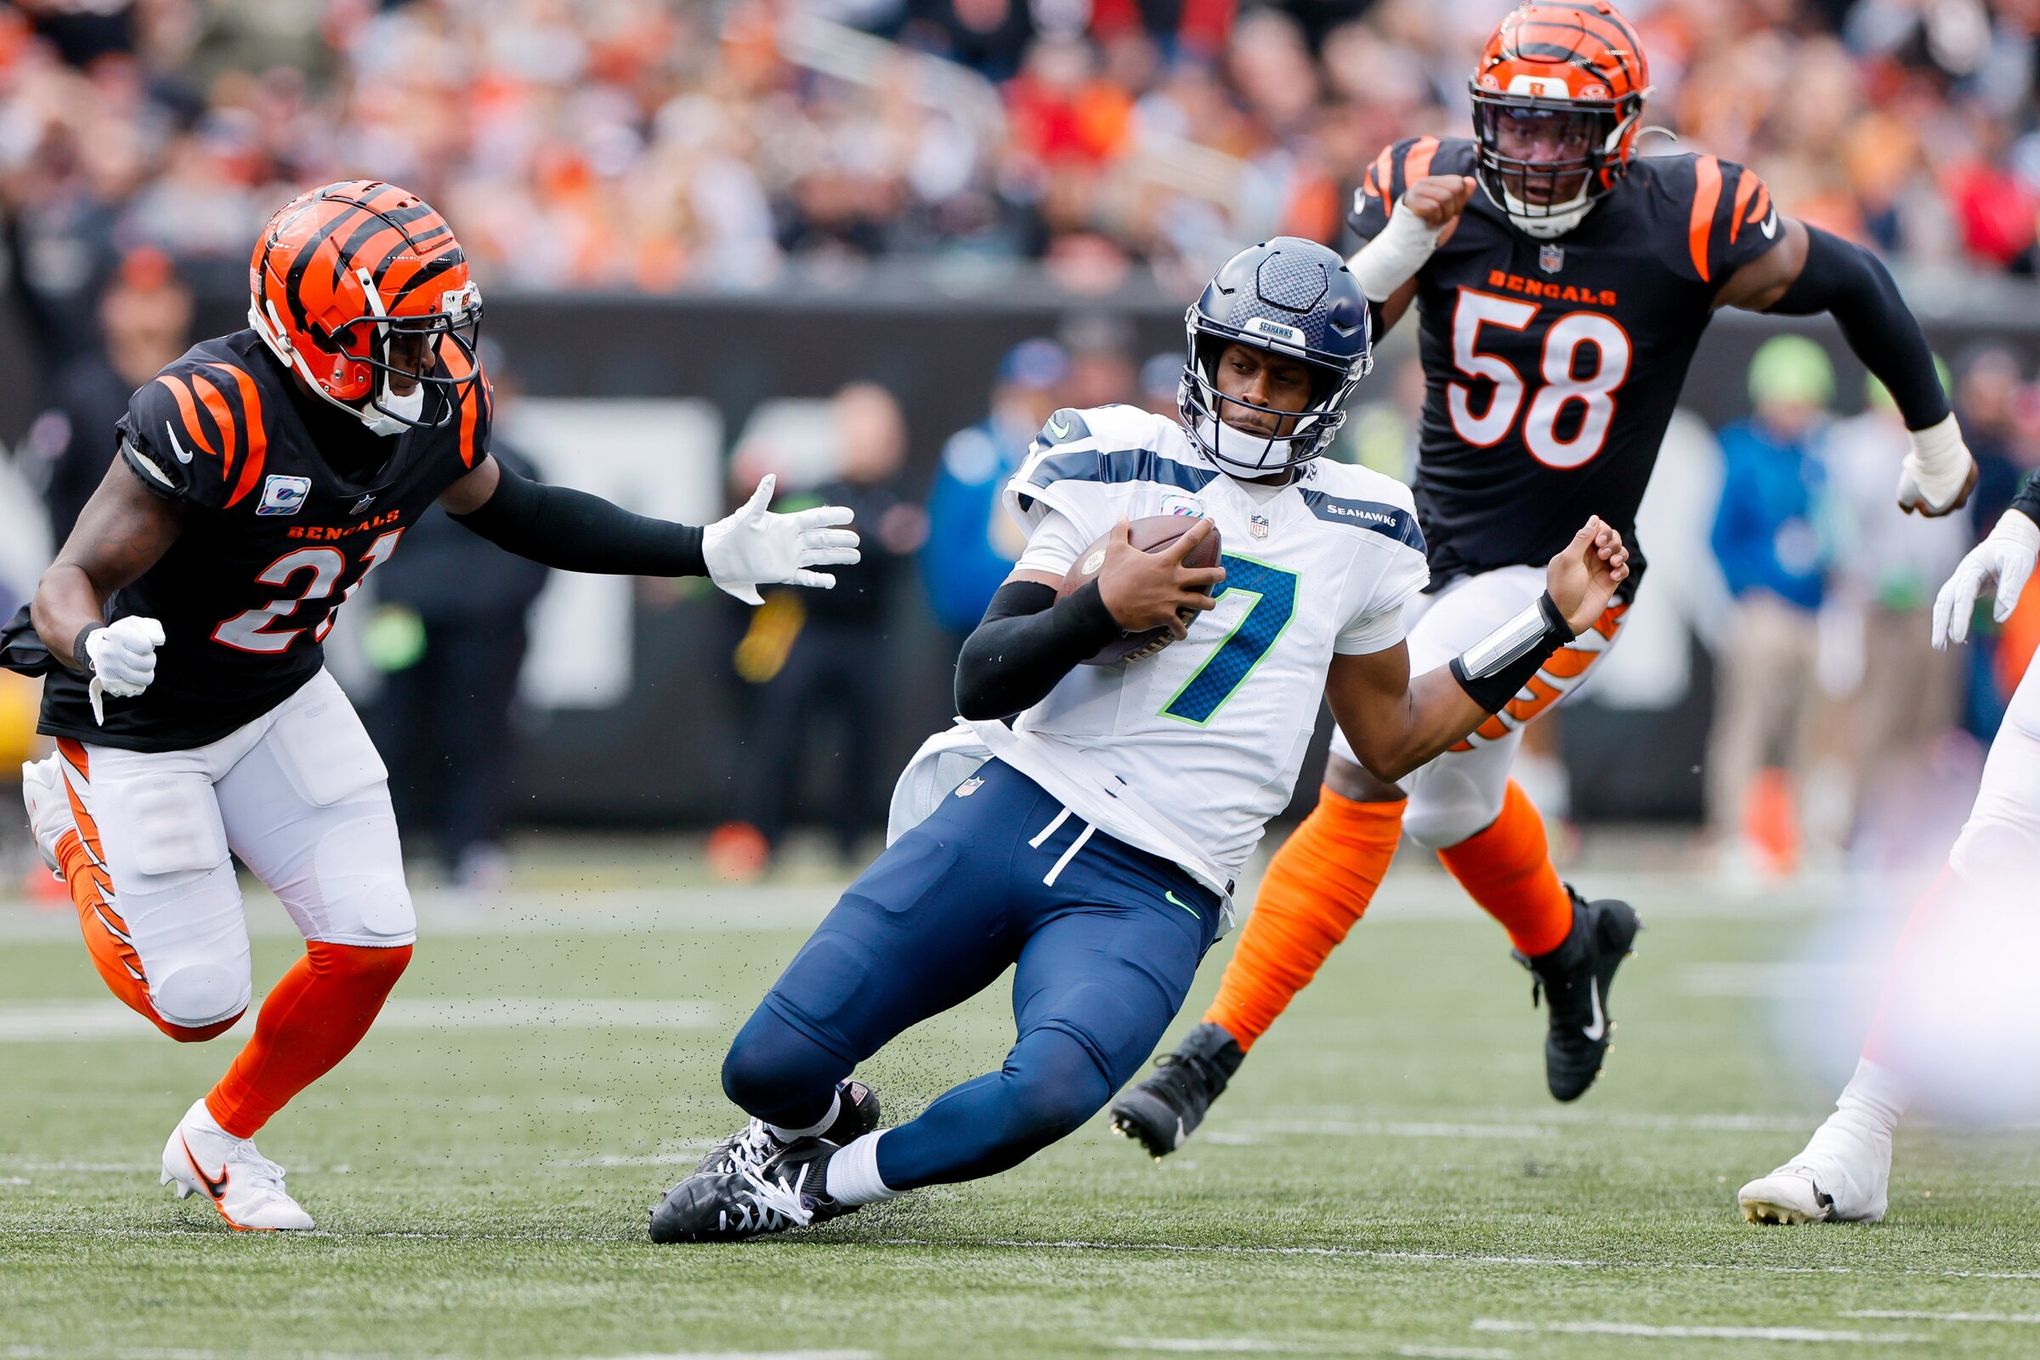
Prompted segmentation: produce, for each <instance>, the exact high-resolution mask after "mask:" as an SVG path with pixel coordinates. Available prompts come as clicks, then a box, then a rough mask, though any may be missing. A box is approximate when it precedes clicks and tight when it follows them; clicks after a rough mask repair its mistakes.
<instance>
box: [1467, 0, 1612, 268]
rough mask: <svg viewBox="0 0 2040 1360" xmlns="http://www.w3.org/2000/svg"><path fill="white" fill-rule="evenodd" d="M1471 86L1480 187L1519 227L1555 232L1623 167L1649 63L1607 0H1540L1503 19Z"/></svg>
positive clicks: (1602, 191) (1598, 194)
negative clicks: (1478, 156)
mask: <svg viewBox="0 0 2040 1360" xmlns="http://www.w3.org/2000/svg"><path fill="white" fill-rule="evenodd" d="M1469 88H1470V90H1471V93H1472V96H1473V127H1474V136H1475V139H1476V140H1477V141H1478V142H1479V145H1480V161H1479V167H1478V170H1479V179H1480V182H1481V187H1482V188H1484V189H1485V190H1486V191H1487V194H1488V197H1489V198H1490V199H1492V200H1493V201H1494V203H1495V205H1496V206H1497V207H1500V208H1501V209H1502V210H1503V211H1505V212H1507V213H1508V214H1509V216H1510V218H1511V219H1512V220H1514V221H1515V223H1516V225H1517V226H1519V227H1521V228H1523V229H1524V230H1525V231H1529V232H1531V233H1532V234H1534V235H1539V236H1555V235H1558V234H1559V233H1560V232H1563V231H1567V230H1570V229H1571V228H1572V227H1573V226H1574V225H1575V224H1576V223H1577V222H1578V221H1579V219H1580V217H1581V216H1583V215H1584V214H1585V212H1586V210H1587V207H1588V206H1589V205H1591V204H1592V203H1593V201H1594V200H1595V199H1598V198H1600V197H1601V196H1603V195H1604V194H1606V193H1608V192H1609V191H1610V190H1611V189H1613V188H1614V187H1615V185H1616V182H1617V181H1618V180H1620V179H1621V178H1622V176H1623V175H1624V174H1626V173H1628V170H1629V162H1630V158H1631V157H1632V156H1633V155H1634V154H1635V152H1636V138H1637V134H1638V133H1639V132H1641V131H1642V119H1643V102H1644V100H1645V98H1646V97H1648V95H1649V94H1650V69H1649V67H1648V66H1647V65H1646V63H1645V62H1644V57H1643V44H1642V43H1641V42H1639V41H1638V39H1637V36H1636V29H1635V28H1634V27H1632V26H1631V25H1630V22H1629V21H1628V20H1627V19H1625V18H1623V17H1622V15H1621V14H1620V13H1619V12H1617V10H1616V9H1615V6H1614V5H1612V4H1610V3H1609V2H1608V0H1537V3H1532V4H1526V5H1522V6H1519V7H1518V8H1516V9H1513V10H1511V11H1509V13H1508V14H1507V15H1506V16H1505V17H1504V18H1503V19H1502V22H1501V25H1500V27H1498V28H1496V29H1495V32H1494V36H1492V37H1490V38H1489V39H1488V41H1487V46H1486V47H1485V48H1483V49H1482V51H1481V54H1480V62H1479V64H1478V65H1476V66H1475V67H1474V72H1473V79H1472V81H1471V82H1470V86H1469ZM1532 147H1534V148H1536V149H1537V153H1538V154H1525V153H1526V150H1528V149H1529V148H1532Z"/></svg>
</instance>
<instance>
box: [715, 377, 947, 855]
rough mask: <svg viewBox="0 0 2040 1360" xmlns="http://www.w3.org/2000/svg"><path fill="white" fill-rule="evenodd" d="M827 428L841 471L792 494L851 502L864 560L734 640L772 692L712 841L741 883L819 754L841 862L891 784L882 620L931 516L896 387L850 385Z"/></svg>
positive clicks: (744, 669)
mask: <svg viewBox="0 0 2040 1360" xmlns="http://www.w3.org/2000/svg"><path fill="white" fill-rule="evenodd" d="M830 426H831V428H832V429H833V430H834V432H835V434H836V437H837V438H838V440H839V441H840V450H841V452H840V461H839V462H838V464H837V469H836V473H835V475H834V476H833V477H831V478H830V479H829V480H828V481H826V482H824V483H822V484H821V485H820V486H818V487H815V488H814V489H813V491H811V492H809V493H806V494H805V495H800V496H791V497H789V498H788V501H789V503H798V504H806V503H807V502H809V501H813V502H815V503H817V504H829V505H845V506H848V507H850V510H851V512H852V514H853V516H854V518H853V519H852V520H851V523H852V524H853V525H854V526H855V527H856V529H857V531H858V533H860V534H861V535H862V536H863V552H864V560H863V563H862V565H861V568H860V569H859V570H858V571H857V572H856V573H854V574H846V576H845V577H844V579H843V580H842V581H840V582H839V583H838V584H837V587H836V589H834V590H831V591H826V592H821V593H817V592H814V591H791V590H775V591H770V592H768V593H767V595H766V600H765V605H764V607H763V608H761V609H759V610H757V611H756V612H755V613H754V614H753V615H752V627H751V631H750V632H749V633H747V634H746V636H745V640H744V641H743V642H742V643H740V644H739V646H738V649H737V665H738V669H739V671H740V673H742V678H744V679H747V680H751V681H753V682H754V683H762V684H763V687H764V688H763V692H762V693H760V694H759V695H758V696H757V703H756V704H755V705H754V706H753V708H752V718H751V730H750V734H749V736H748V738H747V739H746V741H745V744H744V751H745V756H746V758H745V760H744V763H743V772H742V775H741V777H740V778H739V781H738V787H737V816H736V817H735V818H734V819H733V820H731V821H728V822H725V823H724V824H723V825H721V826H720V827H718V828H716V830H715V832H714V833H713V834H712V835H711V836H710V837H709V842H708V857H709V863H710V865H711V867H713V868H714V869H715V871H716V872H717V873H718V874H720V875H721V876H722V877H725V878H728V879H731V880H734V881H739V882H742V881H747V880H750V879H754V878H757V877H758V876H759V875H761V874H762V873H764V872H765V870H766V869H767V868H768V867H769V865H770V864H771V860H772V856H773V854H774V853H775V852H776V851H777V850H778V849H779V847H780V843H781V841H782V839H783V837H784V834H785V830H786V823H787V819H788V814H789V812H790V810H791V808H792V806H793V804H794V803H795V801H796V800H797V798H798V796H799V793H800V790H801V787H802V783H803V775H804V773H805V771H806V768H807V766H808V765H809V762H810V760H811V759H820V760H822V761H823V762H824V763H826V764H827V765H829V766H831V767H832V770H831V775H832V777H831V778H830V780H829V781H828V783H829V786H830V788H831V791H832V796H831V797H830V798H829V800H828V802H827V804H826V806H827V808H828V823H829V828H830V830H831V832H832V833H833V836H834V839H835V847H836V853H837V856H838V857H839V858H840V859H841V860H843V861H844V862H845V863H849V862H851V861H853V860H854V859H855V858H856V857H857V854H858V851H859V849H860V848H861V847H860V845H859V842H860V841H862V840H863V838H864V837H866V836H867V835H870V834H871V833H873V832H875V831H877V830H878V829H879V828H880V827H881V826H882V825H883V821H884V808H885V800H884V796H883V792H884V791H883V786H882V785H880V784H878V783H876V782H874V781H873V779H872V777H871V776H872V771H873V770H875V769H876V768H877V767H878V764H879V738H880V736H881V734H882V733H883V732H884V731H885V729H886V723H885V721H884V717H885V714H886V711H887V706H888V705H889V703H890V702H891V693H892V654H893V647H892V640H891V638H890V636H889V635H888V633H887V625H888V621H889V620H890V618H891V615H892V612H893V607H894V603H895V601H896V600H897V598H898V594H899V591H900V589H901V588H902V587H903V586H904V585H905V584H906V581H907V577H908V574H909V571H910V569H911V560H912V558H913V555H914V553H915V552H916V551H917V550H918V549H919V548H920V547H921V543H922V540H923V539H924V538H925V537H926V536H927V528H928V525H927V517H926V515H925V514H924V513H923V512H922V510H921V509H920V507H919V506H916V505H914V504H912V503H911V502H910V501H909V500H908V499H907V498H906V495H905V494H904V492H903V490H902V488H901V486H900V473H901V470H902V469H903V468H904V467H905V465H906V457H907V426H906V418H905V416H904V415H902V413H901V411H900V405H899V402H898V401H897V400H896V399H895V398H894V397H893V394H892V393H891V392H889V391H887V390H886V389H885V388H883V387H880V386H879V385H878V384H876V383H868V382H858V383H851V384H849V385H848V386H846V387H844V388H843V389H841V390H840V391H838V392H837V393H836V395H835V398H834V400H833V401H832V403H831V409H830Z"/></svg>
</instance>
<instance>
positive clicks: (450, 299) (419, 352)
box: [248, 179, 482, 434]
mask: <svg viewBox="0 0 2040 1360" xmlns="http://www.w3.org/2000/svg"><path fill="white" fill-rule="evenodd" d="M248 286H249V292H250V295H251V300H250V304H249V309H248V320H249V322H250V324H252V325H253V326H254V327H255V330H256V332H257V333H258V334H259V335H261V337H262V338H263V340H264V341H265V342H267V344H268V345H269V348H270V349H271V350H273V351H274V352H275V354H276V357H277V358H279V359H281V360H282V361H283V363H284V364H285V366H286V367H288V368H290V369H292V370H294V371H295V372H296V373H297V374H298V376H300V377H301V378H303V379H304V380H305V381H306V382H308V383H310V384H311V386H312V389H313V390H314V391H316V392H318V393H319V394H320V395H322V396H324V397H325V398H326V399H327V400H328V401H331V402H332V403H334V404H335V405H337V406H340V407H343V408H344V409H346V410H348V411H351V412H353V413H354V414H355V415H356V416H358V417H359V418H360V419H361V421H362V423H363V424H366V425H367V426H368V427H369V428H370V429H372V430H374V431H376V432H377V433H378V434H396V433H399V432H400V431H402V430H403V429H405V428H408V427H416V426H421V425H422V426H436V425H444V424H446V423H447V422H448V421H451V420H452V419H453V418H454V416H455V414H456V413H457V412H458V411H459V410H460V405H461V402H462V401H463V400H464V399H465V398H466V395H467V389H468V388H469V387H471V386H472V385H473V384H474V383H475V382H476V381H477V380H478V379H479V378H480V376H481V365H480V363H479V362H478V361H477V359H476V357H475V341H476V337H477V335H478V334H479V332H480V327H481V320H482V296H481V292H480V290H479V289H477V288H476V286H475V283H474V280H473V279H471V278H470V277H468V265H467V255H466V253H465V252H463V251H462V250H461V248H460V242H459V241H457V240H455V239H454V235H453V228H451V227H449V226H448V225H447V224H446V219H445V218H443V217H441V216H440V215H439V214H438V213H436V212H434V211H433V210H432V207H431V205H430V204H428V203H426V202H425V201H424V200H423V199H421V198H419V197H418V196H417V195H416V194H414V193H411V192H410V191H409V190H406V189H399V188H397V187H396V186H395V185H393V184H384V183H382V182H380V181H378V180H371V179H356V180H343V181H341V182H339V183H337V184H327V185H323V186H321V187H320V188H317V189H312V190H309V191H308V192H306V193H303V194H300V195H298V196H297V197H296V198H294V199H292V200H291V201H290V202H289V203H287V204H285V205H284V206H283V207H282V208H281V209H279V210H278V211H277V213H276V215H275V216H274V217H272V218H270V219H269V223H268V225H267V226H265V227H264V228H263V229H262V235H261V237H260V238H259V239H258V240H257V241H256V242H255V255H254V258H253V260H251V261H250V263H249V266H248ZM393 378H394V379H396V380H397V381H398V383H400V384H401V385H402V386H403V387H404V388H405V389H406V390H405V391H403V392H401V393H399V392H397V391H395V390H394V389H393V387H392V381H391V380H392V379H393Z"/></svg>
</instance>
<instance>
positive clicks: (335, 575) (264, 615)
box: [40, 330, 491, 751]
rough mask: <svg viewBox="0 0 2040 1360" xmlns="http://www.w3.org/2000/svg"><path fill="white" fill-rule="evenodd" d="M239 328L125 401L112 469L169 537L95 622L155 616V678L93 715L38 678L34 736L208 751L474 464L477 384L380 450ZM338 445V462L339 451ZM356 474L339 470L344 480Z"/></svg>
mask: <svg viewBox="0 0 2040 1360" xmlns="http://www.w3.org/2000/svg"><path fill="white" fill-rule="evenodd" d="M292 383H293V380H292V379H291V377H290V376H289V375H287V374H286V373H285V372H284V370H283V366H282V365H281V364H280V363H278V362H277V360H276V359H275V358H274V357H273V356H272V355H271V354H270V352H269V350H268V349H267V347H266V346H264V344H263V343H262V340H261V338H260V337H259V336H257V335H256V334H255V332H254V331H252V330H243V331H237V332H235V333H234V334H232V335H228V336H224V337H222V338H220V339H217V340H207V341H205V342H204V343H202V344H199V345H196V346H194V347H193V348H192V349H190V350H189V351H187V352H186V353H185V354H184V356H183V357H182V358H180V359H178V360H177V361H176V362H175V363H173V364H171V365H170V366H169V367H168V368H166V369H164V370H163V372H162V373H161V374H160V375H159V376H158V377H157V378H156V379H155V380H154V381H152V382H150V383H149V384H148V385H147V386H145V387H143V388H142V389H141V390H140V391H138V392H136V393H135V394H134V396H133V397H132V398H131V399H130V400H129V402H128V408H127V413H126V415H124V416H123V417H122V418H121V420H120V423H119V425H118V427H117V429H118V434H119V440H120V444H119V448H120V456H121V457H122V458H124V459H125V460H126V462H127V465H128V468H129V469H130V470H131V471H132V472H133V473H134V475H135V476H137V477H139V478H140V479H141V480H142V482H143V484H144V485H146V486H148V487H149V489H150V490H152V491H154V492H155V493H156V494H158V495H160V496H162V497H164V498H165V499H167V500H171V501H174V502H176V503H177V504H179V505H180V506H181V507H182V508H183V512H184V520H183V526H184V527H183V531H182V532H181V533H180V534H179V535H178V537H177V540H176V542H175V543H173V544H172V545H171V547H170V550H169V552H167V553H165V554H164V555H163V558H162V560H160V561H158V562H157V563H156V564H155V565H154V566H152V567H150V568H149V570H148V571H146V572H144V573H143V574H142V576H141V578H140V579H139V580H137V581H135V582H134V584H132V585H130V586H127V587H126V588H124V589H122V590H119V591H116V592H115V593H114V596H113V599H112V600H111V602H110V604H109V609H108V618H109V619H117V618H122V617H125V616H129V615H142V616H145V617H148V618H153V619H157V620H159V621H160V622H161V623H162V625H163V632H164V634H165V637H166V641H165V642H164V644H163V646H162V648H161V649H160V650H159V651H158V652H157V653H156V679H155V681H154V683H152V684H151V685H150V686H149V688H148V689H147V690H145V691H143V693H142V694H141V695H139V696H138V697H136V698H132V699H115V698H108V699H107V700H106V702H105V708H106V723H105V725H104V726H101V725H99V724H98V723H97V722H95V721H94V720H93V717H92V707H91V704H90V703H89V702H88V701H87V697H86V683H87V677H85V676H83V675H80V674H79V673H77V672H76V671H73V670H71V669H69V668H68V667H63V666H57V667H53V668H52V669H50V670H49V671H48V673H47V675H46V678H45V679H44V682H43V708H42V723H41V726H40V730H41V731H43V732H46V733H49V734H51V735H53V736H63V737H74V738H77V739H78V740H80V741H88V742H97V743H99V744H101V745H104V746H115V747H122V748H125V749H127V750H133V751H177V750H186V749H189V748H191V747H194V746H202V745H205V744H206V743H208V742H212V741H217V740H218V739H219V738H221V737H224V736H226V735H227V734H228V733H230V732H232V731H234V729H236V728H238V727H241V726H243V725H244V724H246V723H248V722H251V721H252V720H254V719H255V718H257V717H260V716H261V715H262V714H264V713H266V712H268V711H269V710H270V709H271V708H273V707H275V706H276V705H277V704H279V703H281V702H282V701H283V700H285V699H287V698H289V697H290V696H291V695H292V694H293V693H295V692H296V691H297V689H298V688H299V686H301V685H303V684H304V683H305V682H306V681H307V680H309V679H311V678H312V677H313V676H314V675H316V674H317V673H318V671H319V668H320V666H321V665H323V664H324V660H325V655H324V647H323V646H322V644H323V642H324V640H325V637H326V634H327V633H328V632H329V631H331V629H332V627H333V620H334V616H335V615H336V614H337V613H338V611H339V608H340V606H341V605H342V604H343V603H345V602H346V599H347V597H348V596H349V595H351V594H353V593H354V589H355V587H356V586H358V585H360V584H361V579H362V578H363V577H364V576H366V575H368V573H369V572H370V571H372V570H374V569H375V567H376V566H377V565H379V564H380V563H382V562H385V561H387V560H388V559H389V557H390V555H391V554H392V553H394V552H395V551H396V550H397V545H398V544H399V543H400V542H401V541H402V539H403V536H404V531H405V530H406V529H407V528H409V527H410V526H411V524H412V523H413V522H415V521H416V520H417V518H418V516H419V515H420V514H422V513H424V511H425V510H426V509H427V508H429V507H430V506H431V505H432V503H433V502H434V501H435V500H437V499H438V498H439V495H440V493H441V492H443V491H445V490H446V488H447V487H448V486H450V485H451V484H452V483H453V482H454V481H456V480H458V479H459V478H460V477H462V476H464V475H465V474H466V473H467V472H469V471H470V470H471V469H473V468H474V467H475V466H476V465H477V464H478V463H479V462H480V461H481V458H482V457H483V455H484V454H486V453H487V451H488V446H489V431H490V417H491V399H490V396H489V392H488V384H487V382H486V380H481V381H477V382H476V383H474V384H473V385H471V386H469V387H468V388H466V389H465V393H466V395H465V397H464V398H463V400H462V403H461V409H460V412H459V414H458V416H457V417H455V418H454V419H453V420H451V421H449V422H448V423H447V424H445V425H443V426H440V427H437V428H433V429H414V430H410V431H407V432H405V433H404V434H402V435H399V436H397V437H395V438H394V439H389V438H383V439H378V438H376V437H375V436H373V435H370V434H369V433H368V431H367V430H366V429H365V428H364V427H363V426H362V425H361V423H360V422H359V421H357V420H356V419H355V418H354V417H353V416H351V415H349V414H348V413H346V412H344V411H340V410H337V409H332V410H330V414H329V410H328V409H326V408H327V404H326V403H324V402H323V401H321V400H320V399H319V398H317V397H313V396H310V395H309V394H308V393H306V392H303V391H299V390H294V389H293V387H292ZM343 450H344V452H346V453H347V454H349V455H352V457H351V458H350V459H342V458H339V457H336V456H335V455H336V454H338V453H341V452H342V451H343ZM343 467H345V468H351V469H352V471H349V472H342V471H341V470H340V469H341V468H343Z"/></svg>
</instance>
